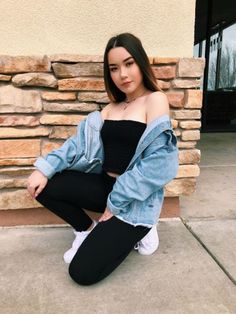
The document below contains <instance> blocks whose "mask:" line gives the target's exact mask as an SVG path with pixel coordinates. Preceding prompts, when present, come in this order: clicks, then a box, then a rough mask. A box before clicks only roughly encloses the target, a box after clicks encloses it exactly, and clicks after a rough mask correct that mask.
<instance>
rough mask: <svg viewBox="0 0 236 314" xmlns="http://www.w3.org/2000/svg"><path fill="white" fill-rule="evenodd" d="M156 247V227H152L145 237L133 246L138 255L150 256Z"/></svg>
mask: <svg viewBox="0 0 236 314" xmlns="http://www.w3.org/2000/svg"><path fill="white" fill-rule="evenodd" d="M158 246H159V237H158V233H157V226H156V225H154V226H153V227H152V228H151V230H150V231H149V232H148V233H147V234H146V235H145V237H144V238H142V240H141V241H139V242H138V243H137V244H136V245H135V247H134V249H135V250H138V252H139V254H142V255H151V254H153V253H154V252H155V251H156V250H157V249H158Z"/></svg>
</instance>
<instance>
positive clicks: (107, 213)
mask: <svg viewBox="0 0 236 314" xmlns="http://www.w3.org/2000/svg"><path fill="white" fill-rule="evenodd" d="M113 216H114V215H113V214H112V213H111V212H110V210H109V208H108V207H106V209H105V211H104V213H103V214H102V216H101V217H100V219H99V222H101V221H106V220H108V219H110V218H111V217H113Z"/></svg>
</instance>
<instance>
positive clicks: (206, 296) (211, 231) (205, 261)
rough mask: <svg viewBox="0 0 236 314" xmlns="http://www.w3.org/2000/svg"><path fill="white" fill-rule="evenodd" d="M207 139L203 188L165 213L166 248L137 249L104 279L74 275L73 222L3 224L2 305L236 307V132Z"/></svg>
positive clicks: (110, 313)
mask: <svg viewBox="0 0 236 314" xmlns="http://www.w3.org/2000/svg"><path fill="white" fill-rule="evenodd" d="M227 139H229V141H230V142H229V143H228V144H227ZM219 142H220V144H221V146H220V147H221V150H220V149H219V150H218V154H217V155H216V156H217V158H215V159H214V155H212V156H211V154H212V153H211V151H210V149H211V145H212V149H215V148H217V145H218V144H219ZM200 143H202V144H201V145H202V147H200V148H201V150H202V155H203V158H202V163H201V175H200V177H199V182H198V186H197V191H196V193H194V195H192V196H190V197H182V198H181V208H182V215H181V216H182V218H181V219H172V220H161V221H160V223H159V225H158V233H159V236H160V247H159V249H158V251H157V252H155V253H154V254H153V255H152V256H141V255H139V254H138V253H137V252H136V251H133V252H132V253H131V254H130V255H129V256H128V258H127V259H126V260H125V261H124V262H123V264H121V265H120V267H119V268H118V269H117V270H115V271H114V272H113V273H112V274H111V275H110V276H109V277H108V278H107V279H105V280H103V281H101V282H100V283H98V284H96V285H93V286H89V287H82V286H78V285H76V284H75V283H74V282H73V281H72V280H71V279H70V277H69V275H68V271H67V269H68V266H67V265H66V264H64V262H63V259H62V255H63V253H64V252H65V251H66V250H67V249H68V248H69V246H70V244H71V242H72V240H73V234H72V231H71V229H70V228H68V227H19V228H1V229H0V256H1V266H0V267H1V268H0V313H1V314H13V313H14V314H15V313H16V314H28V313H29V314H41V313H42V314H46V313H47V314H54V313H57V314H64V313H65V314H68V313H69V314H77V313H79V314H80V313H81V314H83V313H85V314H90V313H91V314H92V313H98V314H116V313H122V314H126V313H127V314H128V313H133V314H136V313H145V314H146V313H147V314H149V313H150V314H154V313H157V314H169V313H170V314H176V313H177V314H179V313H181V314H192V313H194V314H195V313H196V314H209V313H210V314H227V313H230V314H231V313H232V314H235V313H236V286H235V280H236V263H235V262H236V240H235V239H236V219H235V218H236V205H235V204H236V199H235V196H236V195H235V185H236V184H235V183H236V182H235V178H236V177H235V169H236V161H235V159H234V156H236V154H235V152H236V133H235V134H228V133H225V134H222V135H219V136H218V137H217V135H216V134H215V135H213V134H203V135H202V141H201V142H200ZM222 145H223V146H224V145H225V147H223V148H222ZM232 145H234V146H233V150H232ZM218 148H219V147H218ZM233 153H234V155H233V156H232V154H233ZM216 159H217V160H216ZM209 160H210V161H211V163H210V164H209V163H208V161H209Z"/></svg>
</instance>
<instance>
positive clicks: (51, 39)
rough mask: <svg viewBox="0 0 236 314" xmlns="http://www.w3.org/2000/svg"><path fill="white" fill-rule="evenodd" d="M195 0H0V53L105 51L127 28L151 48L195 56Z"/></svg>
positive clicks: (160, 53)
mask: <svg viewBox="0 0 236 314" xmlns="http://www.w3.org/2000/svg"><path fill="white" fill-rule="evenodd" d="M194 20H195V0H128V1H127V0H53V1H48V0H38V1H36V0H33V1H29V0H6V1H1V2H0V21H1V22H0V23H1V27H0V38H1V40H0V54H7V55H20V54H23V55H29V54H45V53H47V54H54V53H76V54H103V50H104V46H105V44H106V42H107V40H108V38H109V37H111V36H112V35H114V34H116V33H119V32H124V31H129V32H132V33H134V34H136V35H137V36H139V37H140V39H141V40H142V42H143V45H144V47H145V48H146V50H147V53H148V54H149V55H150V56H151V55H155V56H156V55H158V56H165V57H168V56H169V57H172V56H178V57H191V56H192V51H193V36H194Z"/></svg>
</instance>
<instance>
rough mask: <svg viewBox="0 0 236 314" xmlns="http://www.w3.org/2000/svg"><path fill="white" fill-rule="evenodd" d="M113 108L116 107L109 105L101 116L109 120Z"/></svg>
mask: <svg viewBox="0 0 236 314" xmlns="http://www.w3.org/2000/svg"><path fill="white" fill-rule="evenodd" d="M113 107H114V104H113V103H109V104H107V105H106V106H105V107H104V108H103V109H102V111H101V115H102V119H103V120H105V119H107V117H108V115H109V112H110V111H111V110H112V108H113Z"/></svg>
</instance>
